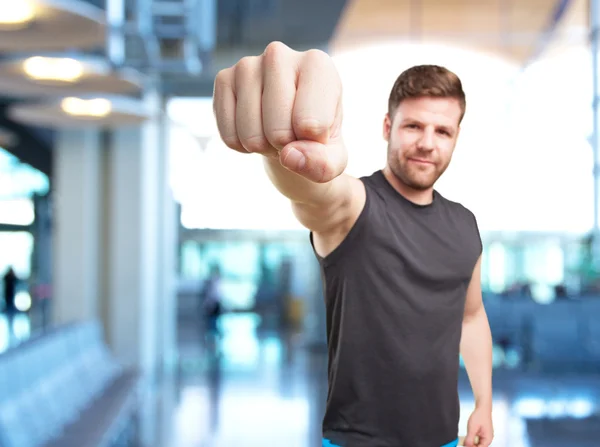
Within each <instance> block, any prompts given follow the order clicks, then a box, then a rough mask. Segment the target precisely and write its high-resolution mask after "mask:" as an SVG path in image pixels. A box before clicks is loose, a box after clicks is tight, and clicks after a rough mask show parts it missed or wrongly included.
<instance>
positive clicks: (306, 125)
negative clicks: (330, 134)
mask: <svg viewBox="0 0 600 447" xmlns="http://www.w3.org/2000/svg"><path fill="white" fill-rule="evenodd" d="M328 128H329V126H328V124H327V123H324V122H322V121H321V120H318V119H316V118H297V119H295V120H294V129H297V130H298V131H299V132H300V133H302V134H308V135H322V134H323V133H325V132H327V130H328Z"/></svg>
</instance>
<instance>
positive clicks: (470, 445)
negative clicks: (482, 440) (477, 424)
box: [465, 428, 477, 447]
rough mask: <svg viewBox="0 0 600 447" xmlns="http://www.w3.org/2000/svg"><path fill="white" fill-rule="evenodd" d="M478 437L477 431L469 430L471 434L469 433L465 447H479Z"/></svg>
mask: <svg viewBox="0 0 600 447" xmlns="http://www.w3.org/2000/svg"><path fill="white" fill-rule="evenodd" d="M476 435H477V432H476V430H474V429H472V428H469V432H468V433H467V437H466V438H465V447H477V444H476V438H477V436H476Z"/></svg>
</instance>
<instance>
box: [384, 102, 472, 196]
mask: <svg viewBox="0 0 600 447" xmlns="http://www.w3.org/2000/svg"><path fill="white" fill-rule="evenodd" d="M461 116H462V110H461V107H460V104H459V102H458V100H456V99H453V98H432V97H422V98H409V99H405V100H403V101H402V102H401V103H400V104H399V105H398V107H397V109H396V111H395V113H394V116H393V117H390V116H389V115H386V118H385V121H384V138H385V139H386V141H387V142H388V154H387V161H388V165H389V167H390V170H391V171H392V173H393V174H394V175H395V176H396V177H397V178H398V180H400V182H402V183H403V184H404V185H406V186H408V187H409V188H411V189H413V190H416V191H425V190H428V189H431V188H433V186H434V184H435V182H436V181H437V179H438V178H439V177H440V176H441V175H442V174H443V173H444V171H445V170H446V168H447V167H448V165H449V164H450V161H451V159H452V154H453V152H454V147H455V146H456V141H457V138H458V134H459V130H460V128H459V122H460V119H461Z"/></svg>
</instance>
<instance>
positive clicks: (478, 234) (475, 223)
mask: <svg viewBox="0 0 600 447" xmlns="http://www.w3.org/2000/svg"><path fill="white" fill-rule="evenodd" d="M467 212H468V213H469V214H470V215H471V219H473V225H474V226H475V228H474V230H475V236H476V237H477V242H478V243H479V254H478V257H479V256H481V254H482V253H483V241H482V240H481V232H480V231H479V224H478V223H477V217H475V213H473V212H472V211H471V210H467Z"/></svg>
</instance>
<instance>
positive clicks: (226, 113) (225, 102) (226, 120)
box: [213, 68, 247, 152]
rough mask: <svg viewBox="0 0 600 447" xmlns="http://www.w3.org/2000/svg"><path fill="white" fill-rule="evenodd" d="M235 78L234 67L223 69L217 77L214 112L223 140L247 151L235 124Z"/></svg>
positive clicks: (228, 144)
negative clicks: (239, 137)
mask: <svg viewBox="0 0 600 447" xmlns="http://www.w3.org/2000/svg"><path fill="white" fill-rule="evenodd" d="M234 89H235V80H234V72H233V69H231V68H228V69H226V70H221V71H220V72H219V73H218V74H217V76H216V77H215V85H214V91H213V112H214V114H215V118H216V120H217V129H218V130H219V135H220V136H221V139H222V140H223V142H224V143H225V144H226V145H227V146H228V147H230V148H231V149H235V150H236V151H239V152H247V151H246V150H245V149H244V148H243V146H242V144H241V143H240V140H239V139H238V136H237V130H236V125H235V110H236V100H235V90H234Z"/></svg>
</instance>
